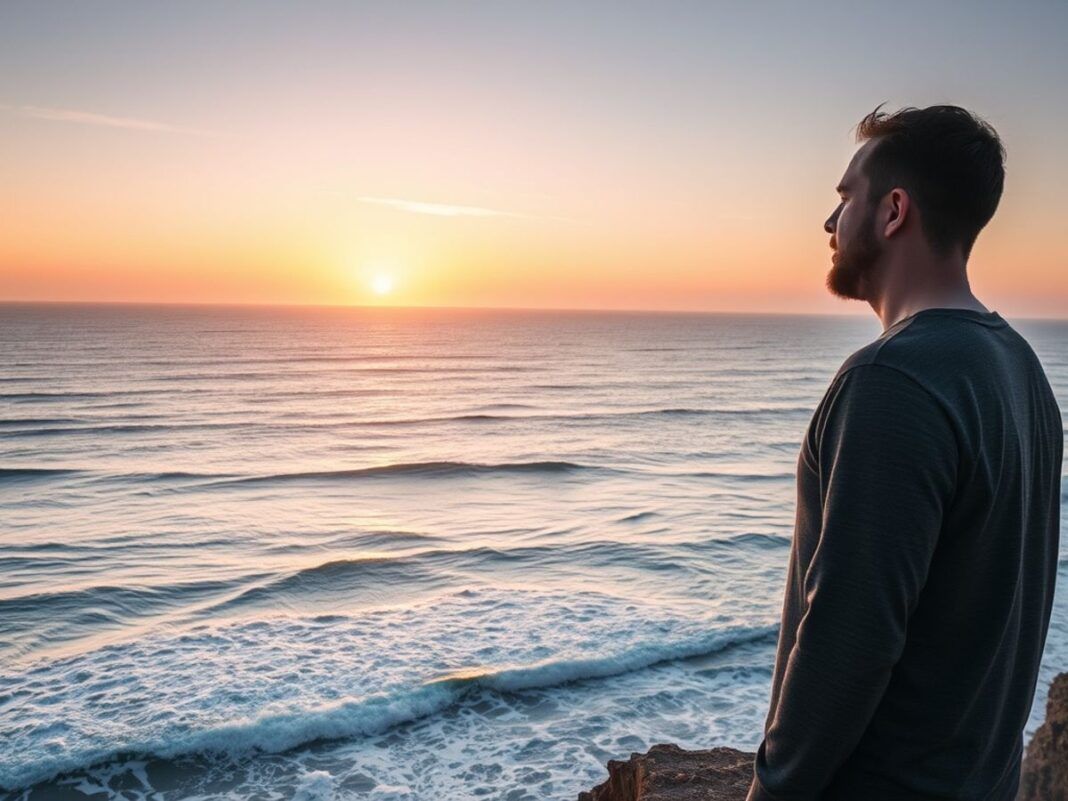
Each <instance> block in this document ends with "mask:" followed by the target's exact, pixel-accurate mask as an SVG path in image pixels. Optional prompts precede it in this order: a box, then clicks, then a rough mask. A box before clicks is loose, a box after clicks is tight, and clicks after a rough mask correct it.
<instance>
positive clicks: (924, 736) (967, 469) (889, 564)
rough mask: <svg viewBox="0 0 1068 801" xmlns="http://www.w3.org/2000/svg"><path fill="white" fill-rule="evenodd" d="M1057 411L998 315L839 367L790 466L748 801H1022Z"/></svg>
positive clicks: (945, 317) (1050, 547) (945, 312)
mask: <svg viewBox="0 0 1068 801" xmlns="http://www.w3.org/2000/svg"><path fill="white" fill-rule="evenodd" d="M1063 446H1064V435H1063V431H1062V423H1061V414H1060V410H1059V409H1058V408H1057V402H1056V400H1055V399H1054V397H1053V393H1052V391H1051V389H1050V386H1049V382H1048V381H1047V380H1046V376H1045V373H1044V372H1043V370H1042V367H1041V365H1040V364H1039V361H1038V359H1037V358H1036V356H1035V354H1034V352H1033V351H1032V350H1031V347H1030V346H1029V345H1028V344H1027V342H1026V341H1025V340H1024V339H1023V337H1021V336H1020V335H1019V334H1018V333H1017V332H1016V331H1015V330H1014V329H1013V328H1012V327H1011V326H1010V325H1009V324H1008V323H1007V322H1006V321H1005V320H1004V319H1002V318H1001V316H1000V315H998V314H997V312H988V313H983V312H977V311H971V310H964V309H924V310H922V311H920V312H917V313H916V314H913V315H911V316H909V317H906V318H905V319H903V320H900V321H899V322H897V323H895V324H894V325H893V326H891V327H890V328H888V329H887V330H886V331H884V332H883V334H882V335H881V336H880V337H879V338H878V339H877V340H875V341H874V342H872V343H871V344H869V345H867V346H865V347H864V348H861V349H860V350H859V351H857V352H856V353H854V354H853V355H852V356H850V357H849V358H848V359H847V360H846V361H845V363H844V364H843V365H842V367H841V368H840V369H839V371H838V373H837V375H836V376H835V377H834V380H833V381H832V382H831V385H830V387H829V388H828V389H827V392H826V394H825V395H824V397H823V400H822V401H821V402H820V404H819V406H818V407H817V409H816V412H815V415H814V416H813V418H812V422H811V423H810V424H809V428H808V431H807V433H806V435H805V440H804V443H803V445H802V447H801V453H800V456H799V458H798V464H797V518H796V523H795V529H794V539H793V545H792V548H791V554H790V564H789V569H788V574H787V578H786V592H785V599H784V601H783V610H782V630H781V632H780V634H779V646H778V652H777V654H776V659H775V673H774V678H773V680H772V691H771V708H770V710H769V713H768V718H767V722H766V724H765V728H764V740H763V742H762V743H761V745H760V748H759V749H758V751H757V758H756V763H755V766H754V780H753V785H752V787H751V789H750V792H749V800H750V801H816V799H819V800H820V801H840V800H841V801H844V800H845V799H849V801H890V800H891V799H892V800H893V801H921V800H922V801H933V800H934V799H969V801H1011V799H1013V798H1014V797H1015V794H1016V789H1017V784H1018V782H1019V769H1020V759H1021V754H1022V749H1023V734H1022V732H1023V728H1024V725H1025V723H1026V720H1027V716H1028V713H1029V711H1030V707H1031V702H1032V698H1033V696H1034V691H1035V685H1036V683H1037V678H1038V667H1039V661H1040V659H1041V657H1042V649H1043V645H1044V644H1045V639H1046V631H1047V629H1048V627H1049V617H1050V608H1051V605H1052V602H1053V588H1054V581H1055V579H1056V575H1057V558H1058V540H1059V527H1060V501H1061V497H1060V480H1061V459H1062V456H1063Z"/></svg>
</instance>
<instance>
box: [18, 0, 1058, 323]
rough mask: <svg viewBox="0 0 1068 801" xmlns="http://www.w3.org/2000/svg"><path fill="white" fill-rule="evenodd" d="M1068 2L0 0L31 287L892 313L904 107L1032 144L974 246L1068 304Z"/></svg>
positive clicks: (189, 296) (988, 271)
mask: <svg viewBox="0 0 1068 801" xmlns="http://www.w3.org/2000/svg"><path fill="white" fill-rule="evenodd" d="M1066 37H1068V3H1064V2H1051V3H1039V2H1034V3H1012V4H1010V3H998V4H988V3H983V2H961V3H930V2H923V3H912V2H896V3H870V4H865V3H858V2H843V3H771V2H751V3H741V2H739V3H725V2H724V3H717V2H670V1H667V0H660V1H659V2H646V3H633V2H622V1H621V0H614V1H613V2H604V3H597V2H538V3H534V2H527V3H520V2H506V1H504V0H502V1H501V2H489V0H487V1H486V2H473V1H472V2H444V0H441V1H439V2H434V3H415V2H403V1H402V0H393V1H390V2H381V3H357V2H313V1H311V0H309V1H308V2H301V3H276V2H269V1H268V0H257V1H256V2H227V3H217V2H182V3H142V2H125V3H118V2H107V1H106V0H101V1H100V2H93V3H87V2H70V3H64V2H58V1H57V2H51V1H50V2H45V3H42V2H35V1H31V2H21V1H20V0H5V2H3V3H2V4H0V300H66V301H136V302H205V303H296V304H303V303H309V304H340V305H348V304H353V305H365V304H388V305H427V306H492V307H527V308H530V307H536V308H591V309H615V308H619V309H657V310H695V311H697V310H707V311H771V312H775V311H780V312H805V313H868V314H870V313H871V312H870V309H869V308H868V307H867V305H866V304H863V303H860V302H857V301H845V300H842V299H839V298H835V297H833V296H831V295H830V294H829V293H828V292H827V290H826V288H825V285H824V277H825V275H826V272H827V270H828V269H829V267H830V261H829V258H830V249H829V247H828V240H829V237H828V235H827V234H826V233H825V232H824V231H823V228H822V226H823V221H824V220H825V219H826V218H827V216H828V215H829V214H830V213H831V212H832V211H833V209H834V207H835V205H836V204H837V195H836V194H835V191H834V187H835V185H836V184H837V182H838V179H839V178H840V177H841V174H842V172H843V171H844V169H845V166H846V165H847V163H848V161H849V158H850V156H851V155H852V153H853V151H854V150H855V149H856V144H855V141H854V137H853V129H854V126H855V125H856V123H857V122H858V121H859V120H860V118H861V117H863V116H864V115H865V114H866V113H867V112H869V111H871V110H872V109H873V108H874V107H875V106H876V105H878V104H880V103H886V105H887V107H888V108H890V109H894V108H897V107H900V106H905V105H913V106H926V105H931V104H935V103H954V104H958V105H962V106H965V107H967V108H969V109H971V110H973V111H975V112H976V113H978V114H980V115H981V116H982V117H984V118H985V119H987V120H988V121H989V122H990V123H991V124H992V125H994V127H995V128H996V129H997V130H998V132H999V134H1000V135H1001V137H1002V139H1003V141H1004V143H1005V146H1006V149H1007V152H1008V158H1007V162H1006V186H1005V194H1004V196H1003V198H1002V201H1001V206H1000V208H999V210H998V212H997V214H996V215H995V217H994V219H993V220H992V222H991V223H990V224H989V225H988V226H987V228H986V229H985V230H984V231H983V233H982V234H980V237H979V240H978V242H977V244H976V246H975V249H974V251H973V253H972V257H971V260H970V262H969V275H970V278H971V283H972V289H973V291H974V292H975V293H976V295H977V296H978V297H979V298H980V300H982V301H983V302H984V303H985V304H986V305H987V306H988V307H989V308H992V309H995V310H998V311H1000V312H1002V313H1003V314H1008V315H1017V316H1034V317H1065V316H1068V277H1066V276H1068V273H1066V271H1065V269H1064V268H1065V267H1066V266H1068V238H1066V236H1065V233H1064V222H1063V221H1064V220H1065V219H1068V193H1066V192H1065V191H1064V188H1065V187H1068V159H1065V152H1064V151H1065V144H1066V143H1068V135H1066V132H1068V103H1066V102H1065V101H1066V100H1068V89H1066V88H1065V87H1066V86H1068V48H1066V47H1064V46H1063V43H1064V41H1065V38H1066Z"/></svg>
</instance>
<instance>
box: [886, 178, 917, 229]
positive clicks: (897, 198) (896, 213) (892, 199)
mask: <svg viewBox="0 0 1068 801" xmlns="http://www.w3.org/2000/svg"><path fill="white" fill-rule="evenodd" d="M886 198H887V199H886V202H887V204H888V205H889V209H888V212H887V218H886V225H884V226H883V235H884V236H886V237H887V238H888V239H889V238H890V237H892V236H893V235H894V234H896V233H897V232H898V231H900V230H901V228H902V227H903V226H904V225H905V220H906V219H908V216H909V210H910V209H911V208H912V199H911V198H910V197H909V193H908V192H906V191H905V190H904V189H901V188H894V189H891V190H890V192H889V194H888V195H887V196H886Z"/></svg>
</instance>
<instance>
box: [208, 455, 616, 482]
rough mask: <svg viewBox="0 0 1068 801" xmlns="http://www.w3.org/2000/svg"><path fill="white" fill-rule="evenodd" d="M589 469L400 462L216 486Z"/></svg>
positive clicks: (552, 464)
mask: <svg viewBox="0 0 1068 801" xmlns="http://www.w3.org/2000/svg"><path fill="white" fill-rule="evenodd" d="M602 469H604V468H599V467H594V466H592V465H583V464H577V463H575V462H564V461H538V462H501V463H498V464H487V463H479V462H455V461H440V462H402V463H397V464H384V465H378V466H376V467H357V468H353V469H350V470H313V471H308V472H300V473H270V474H267V475H262V476H245V477H243V478H235V479H233V480H230V481H221V482H217V483H219V484H260V483H265V482H277V481H307V480H319V481H324V480H325V481H329V480H335V481H344V480H347V479H354V478H371V477H375V476H433V477H440V478H445V477H453V476H471V475H482V474H486V473H546V474H550V475H551V474H555V473H572V472H578V471H584V470H602Z"/></svg>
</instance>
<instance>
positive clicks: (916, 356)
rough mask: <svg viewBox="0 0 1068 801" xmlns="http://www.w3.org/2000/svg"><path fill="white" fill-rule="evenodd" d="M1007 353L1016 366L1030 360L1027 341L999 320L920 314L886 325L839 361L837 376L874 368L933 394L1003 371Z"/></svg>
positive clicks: (983, 379)
mask: <svg viewBox="0 0 1068 801" xmlns="http://www.w3.org/2000/svg"><path fill="white" fill-rule="evenodd" d="M1006 354H1009V355H1011V356H1012V358H1011V359H1010V360H1009V361H1010V362H1011V363H1013V364H1014V366H1016V367H1019V366H1021V362H1022V361H1030V360H1031V359H1032V358H1033V357H1034V354H1033V352H1032V351H1031V348H1030V346H1029V345H1028V344H1027V342H1026V340H1024V339H1023V337H1021V336H1020V335H1019V334H1018V333H1016V331H1014V330H1013V329H1012V328H1011V327H1010V326H1009V325H1008V324H1007V323H1005V322H1004V321H1001V325H1000V326H998V327H996V328H991V327H987V326H984V325H977V324H975V323H974V322H972V321H970V320H968V319H967V318H959V317H953V316H951V315H937V314H935V315H924V316H919V317H914V318H912V319H910V320H908V321H906V322H905V324H903V325H900V326H891V328H890V329H888V330H887V331H886V332H885V333H884V334H883V335H882V336H880V337H879V338H877V339H875V340H874V341H872V342H869V343H868V344H867V345H865V346H863V347H862V348H859V349H858V350H856V351H854V352H853V353H852V354H850V356H849V357H848V358H847V359H846V360H845V361H844V362H843V363H842V366H841V368H839V372H838V377H841V376H843V375H844V374H846V373H848V372H851V371H853V370H854V368H857V367H861V366H866V365H879V366H881V367H885V368H888V369H890V370H893V371H896V372H898V373H899V374H901V375H902V376H903V377H907V378H908V379H910V380H911V381H913V382H915V383H917V384H919V385H920V386H922V387H924V388H926V389H929V390H933V389H935V388H937V387H940V386H943V385H945V384H946V383H947V382H952V383H954V384H956V383H959V382H960V381H961V380H964V381H967V380H968V379H969V378H970V377H971V378H975V379H978V380H981V381H984V382H985V381H986V380H989V378H990V377H991V374H992V373H994V372H997V371H998V370H999V368H1004V366H1005V363H1006V360H1005V359H1004V356H1005V355H1006ZM860 372H861V373H864V372H866V371H860ZM875 372H882V371H875Z"/></svg>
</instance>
